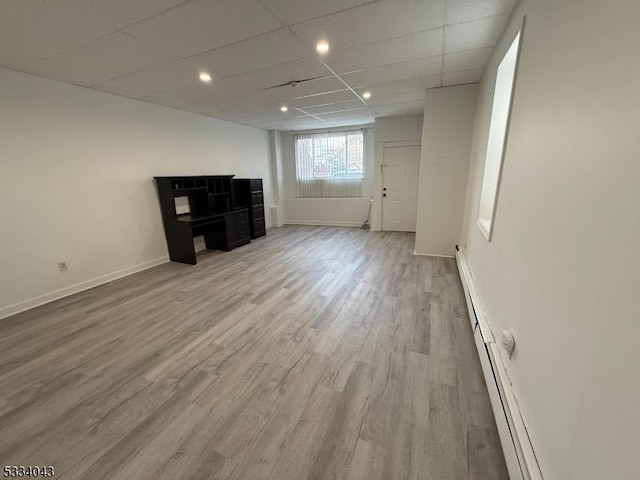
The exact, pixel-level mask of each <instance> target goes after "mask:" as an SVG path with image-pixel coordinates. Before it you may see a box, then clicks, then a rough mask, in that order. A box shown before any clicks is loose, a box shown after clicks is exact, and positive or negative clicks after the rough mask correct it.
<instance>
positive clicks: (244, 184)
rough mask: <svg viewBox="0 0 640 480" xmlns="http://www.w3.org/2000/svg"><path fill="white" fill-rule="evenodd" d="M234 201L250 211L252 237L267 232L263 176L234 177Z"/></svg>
mask: <svg viewBox="0 0 640 480" xmlns="http://www.w3.org/2000/svg"><path fill="white" fill-rule="evenodd" d="M231 184H232V187H233V201H234V203H235V205H237V206H238V207H243V208H246V209H247V210H248V213H249V232H250V234H251V238H258V237H261V236H262V235H266V234H267V229H266V224H265V217H264V193H263V190H262V179H261V178H234V179H233V180H232V182H231Z"/></svg>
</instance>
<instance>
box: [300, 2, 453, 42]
mask: <svg viewBox="0 0 640 480" xmlns="http://www.w3.org/2000/svg"><path fill="white" fill-rule="evenodd" d="M443 25H444V0H429V1H424V0H393V1H379V2H375V3H369V4H367V5H363V6H361V7H357V8H353V9H351V10H346V11H343V12H339V13H335V14H332V15H328V16H325V17H321V18H318V19H315V20H310V21H308V22H304V23H300V24H298V25H294V26H293V27H292V28H293V30H294V31H295V33H296V34H297V35H298V36H300V38H303V39H304V40H306V41H307V42H308V44H309V45H311V46H313V45H315V44H316V42H317V41H318V40H320V39H326V40H327V41H328V42H329V44H330V46H331V48H332V49H334V50H337V49H342V48H346V47H352V46H355V45H362V44H365V43H370V42H375V41H378V40H384V39H386V38H393V37H398V36H401V35H407V34H409V33H415V32H420V31H424V30H429V29H432V28H438V27H442V26H443Z"/></svg>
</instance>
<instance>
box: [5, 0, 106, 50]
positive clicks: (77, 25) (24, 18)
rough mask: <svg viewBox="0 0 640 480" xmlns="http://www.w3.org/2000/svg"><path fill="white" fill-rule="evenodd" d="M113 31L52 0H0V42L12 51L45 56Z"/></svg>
mask: <svg viewBox="0 0 640 480" xmlns="http://www.w3.org/2000/svg"><path fill="white" fill-rule="evenodd" d="M113 31H114V30H113V28H111V27H108V26H106V25H102V24H100V23H96V22H93V21H91V20H87V19H85V18H82V17H81V16H80V15H79V14H77V13H75V12H71V11H67V10H65V9H64V8H63V7H61V6H60V5H57V4H55V3H52V2H44V1H25V0H2V1H1V2H0V45H2V46H3V48H4V49H6V50H8V51H11V52H13V53H14V55H17V54H22V55H25V56H28V57H31V58H37V59H41V58H47V57H49V56H51V55H54V54H56V53H58V52H62V51H64V50H67V49H69V48H72V47H75V46H77V45H81V44H83V43H85V42H88V41H90V40H93V39H95V38H98V37H101V36H103V35H107V34H109V33H112V32H113ZM14 60H15V58H14Z"/></svg>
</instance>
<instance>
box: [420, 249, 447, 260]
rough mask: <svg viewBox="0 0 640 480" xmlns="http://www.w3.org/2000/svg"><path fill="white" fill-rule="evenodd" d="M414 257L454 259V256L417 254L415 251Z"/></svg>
mask: <svg viewBox="0 0 640 480" xmlns="http://www.w3.org/2000/svg"><path fill="white" fill-rule="evenodd" d="M413 254H414V255H417V256H418V257H438V258H456V257H455V255H437V254H435V253H418V252H416V251H415V250H414V251H413Z"/></svg>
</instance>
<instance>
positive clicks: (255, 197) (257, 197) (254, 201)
mask: <svg viewBox="0 0 640 480" xmlns="http://www.w3.org/2000/svg"><path fill="white" fill-rule="evenodd" d="M263 204H264V199H263V197H262V192H259V193H258V192H253V193H252V194H251V205H252V206H254V207H255V206H257V205H263Z"/></svg>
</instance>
